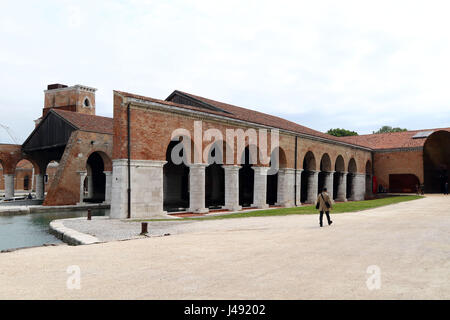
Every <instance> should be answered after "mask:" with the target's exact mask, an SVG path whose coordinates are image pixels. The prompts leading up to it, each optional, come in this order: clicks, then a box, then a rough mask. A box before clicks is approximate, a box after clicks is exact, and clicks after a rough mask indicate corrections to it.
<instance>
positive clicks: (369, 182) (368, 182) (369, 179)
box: [366, 173, 373, 197]
mask: <svg viewBox="0 0 450 320" xmlns="http://www.w3.org/2000/svg"><path fill="white" fill-rule="evenodd" d="M366 195H367V196H368V197H372V196H373V186H372V175H371V174H367V173H366Z"/></svg>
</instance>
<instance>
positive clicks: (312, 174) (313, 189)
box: [306, 171, 319, 203]
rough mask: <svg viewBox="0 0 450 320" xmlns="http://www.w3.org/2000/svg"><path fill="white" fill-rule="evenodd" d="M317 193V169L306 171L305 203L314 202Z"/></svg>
mask: <svg viewBox="0 0 450 320" xmlns="http://www.w3.org/2000/svg"><path fill="white" fill-rule="evenodd" d="M318 194H319V171H309V172H308V194H307V197H306V203H315V202H316V200H317V195H318Z"/></svg>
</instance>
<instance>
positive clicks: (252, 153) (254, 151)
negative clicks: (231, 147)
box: [235, 141, 268, 166]
mask: <svg viewBox="0 0 450 320" xmlns="http://www.w3.org/2000/svg"><path fill="white" fill-rule="evenodd" d="M247 149H248V150H249V161H250V164H251V165H253V166H268V164H263V163H261V161H260V159H261V151H260V149H259V147H258V145H257V144H249V143H248V142H247V141H246V143H245V146H244V150H242V152H237V151H236V154H235V155H236V161H237V160H238V159H239V160H240V163H239V162H238V161H237V164H238V165H239V164H242V163H244V161H245V160H244V158H243V157H244V156H245V152H246V150H247Z"/></svg>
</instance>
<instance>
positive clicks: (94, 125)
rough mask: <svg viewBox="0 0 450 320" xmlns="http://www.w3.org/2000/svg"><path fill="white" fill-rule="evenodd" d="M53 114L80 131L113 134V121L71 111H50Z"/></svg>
mask: <svg viewBox="0 0 450 320" xmlns="http://www.w3.org/2000/svg"><path fill="white" fill-rule="evenodd" d="M52 111H53V112H55V113H56V114H58V115H59V116H61V117H63V118H64V119H66V120H67V121H68V122H70V123H71V124H72V125H74V126H75V127H77V128H78V129H79V130H81V131H89V132H97V133H105V134H113V132H114V131H113V119H112V118H108V117H101V116H93V115H89V114H83V113H78V112H72V111H65V110H58V109H52Z"/></svg>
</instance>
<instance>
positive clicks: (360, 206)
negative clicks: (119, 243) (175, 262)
mask: <svg viewBox="0 0 450 320" xmlns="http://www.w3.org/2000/svg"><path fill="white" fill-rule="evenodd" d="M420 198H423V197H422V196H392V197H387V198H382V199H375V200H365V201H351V202H342V203H336V204H334V206H333V209H332V213H343V212H354V211H361V210H367V209H372V208H377V207H381V206H386V205H390V204H394V203H399V202H403V201H411V200H416V199H420ZM289 214H317V210H316V208H315V206H313V205H308V206H301V207H294V208H278V209H270V210H255V211H250V212H249V211H243V212H237V213H231V214H225V215H220V216H210V217H208V216H203V217H193V218H182V219H179V220H178V221H180V220H186V219H194V220H211V219H232V218H248V217H267V216H285V215H289ZM167 220H169V221H177V220H173V219H167ZM132 221H161V220H156V219H148V220H132Z"/></svg>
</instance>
